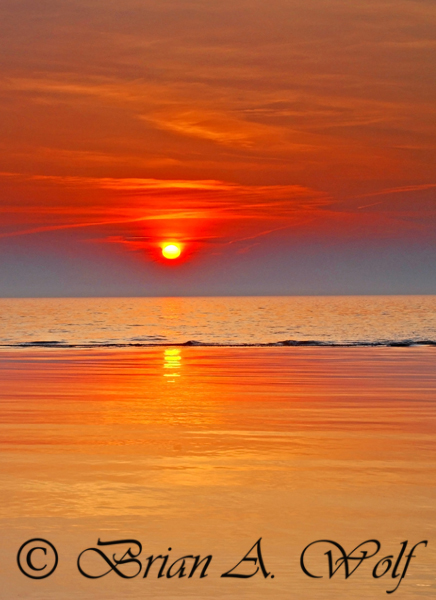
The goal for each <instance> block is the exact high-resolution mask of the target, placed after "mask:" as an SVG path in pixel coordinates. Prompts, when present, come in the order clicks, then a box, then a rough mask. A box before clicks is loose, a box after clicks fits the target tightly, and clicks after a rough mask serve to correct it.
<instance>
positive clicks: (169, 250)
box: [162, 244, 182, 260]
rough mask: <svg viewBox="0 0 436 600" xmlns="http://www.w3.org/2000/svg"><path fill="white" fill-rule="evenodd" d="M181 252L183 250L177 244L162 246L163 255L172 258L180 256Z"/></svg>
mask: <svg viewBox="0 0 436 600" xmlns="http://www.w3.org/2000/svg"><path fill="white" fill-rule="evenodd" d="M181 252H182V250H181V248H180V246H178V245H177V244H167V245H166V246H164V247H163V248H162V254H163V256H164V257H165V258H168V259H170V260H172V259H174V258H179V256H180V253H181Z"/></svg>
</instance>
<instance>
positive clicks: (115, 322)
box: [0, 296, 436, 347]
mask: <svg viewBox="0 0 436 600" xmlns="http://www.w3.org/2000/svg"><path fill="white" fill-rule="evenodd" d="M182 344H188V345H189V344H202V345H223V346H229V345H254V346H256V345H299V344H304V345H332V346H334V345H351V346H352V345H368V346H372V345H381V346H390V345H391V346H392V345H406V346H408V345H415V344H422V345H436V296H338V297H316V296H315V297H239V298H238V297H231V298H222V297H220V298H74V299H66V298H65V299H62V298H61V299H57V298H56V299H54V298H51V299H1V300H0V346H9V347H10V346H12V347H13V346H59V347H71V346H72V347H77V346H79V347H80V346H96V347H101V346H131V345H132V346H153V345H182Z"/></svg>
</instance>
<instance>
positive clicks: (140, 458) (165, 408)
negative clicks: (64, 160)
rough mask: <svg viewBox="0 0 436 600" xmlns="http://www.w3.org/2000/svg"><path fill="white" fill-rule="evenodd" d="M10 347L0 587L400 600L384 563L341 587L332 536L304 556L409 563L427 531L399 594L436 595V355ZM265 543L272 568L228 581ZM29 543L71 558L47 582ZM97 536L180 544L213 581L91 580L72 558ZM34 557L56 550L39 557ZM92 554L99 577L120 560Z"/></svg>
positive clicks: (3, 424) (22, 594)
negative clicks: (374, 543)
mask: <svg viewBox="0 0 436 600" xmlns="http://www.w3.org/2000/svg"><path fill="white" fill-rule="evenodd" d="M0 356H1V360H0V465H1V466H0V483H1V488H2V502H1V505H0V527H1V531H2V538H1V540H0V564H1V567H2V585H1V586H0V588H1V589H0V598H2V599H3V598H4V600H10V599H11V598H28V599H30V598H32V599H33V600H76V599H77V600H119V599H120V598H123V599H124V598H128V599H130V600H142V599H143V598H162V599H166V600H168V599H171V600H178V599H180V600H187V599H190V600H197V599H198V600H218V599H223V598H225V599H226V600H265V599H266V600H289V599H290V598H295V599H297V600H305V599H309V598H310V600H348V599H349V598H353V600H354V599H356V600H369V599H373V598H374V599H376V598H380V599H381V598H389V597H391V596H387V595H386V591H389V590H392V589H393V588H394V587H395V585H396V584H397V583H398V580H393V579H392V578H391V577H390V574H388V575H387V576H385V577H382V578H380V579H374V578H373V577H372V569H373V567H374V565H375V563H376V560H374V559H371V560H369V561H368V562H365V563H364V564H363V565H362V566H361V567H359V569H358V570H357V572H356V573H355V574H353V575H352V576H351V577H350V578H349V579H345V576H344V570H343V568H342V569H340V570H339V571H338V573H337V574H336V575H335V576H334V577H333V578H332V579H331V580H329V579H328V575H327V562H326V556H325V555H324V552H326V551H327V550H328V549H329V548H328V547H325V546H324V547H322V548H318V551H317V552H313V554H312V555H311V556H310V562H309V564H310V565H311V566H312V567H313V569H316V571H317V572H318V573H319V574H323V575H324V577H323V579H316V580H313V579H310V578H308V577H307V576H306V575H304V573H303V572H302V570H301V568H300V564H299V557H300V554H301V552H302V551H303V549H304V548H305V547H306V546H307V545H308V544H309V543H311V542H313V541H315V540H319V539H330V540H334V541H336V542H338V543H339V544H341V545H342V546H343V547H344V548H345V549H347V551H348V552H350V551H351V550H352V549H353V548H355V547H356V546H357V545H358V544H360V543H362V542H364V541H365V540H368V539H371V538H375V539H377V540H379V541H380V543H381V545H382V549H381V551H380V553H379V555H378V557H377V558H378V559H379V558H381V557H384V556H387V555H393V556H398V553H399V549H400V544H401V543H402V542H403V541H404V540H409V548H410V547H412V546H413V545H415V544H417V543H418V542H420V541H422V540H428V542H429V544H428V547H427V548H423V547H422V546H421V547H420V548H418V549H417V551H416V552H415V553H414V554H415V558H414V559H413V560H412V563H411V566H410V569H409V571H408V573H407V576H406V578H405V579H404V581H402V582H401V585H400V587H399V590H398V591H397V592H395V594H393V596H392V597H393V598H400V599H405V600H416V599H418V598H423V599H426V600H431V599H433V598H435V592H436V579H435V565H436V550H435V549H436V529H435V523H436V502H435V498H436V490H435V481H436V458H435V457H436V435H435V431H436V403H435V401H434V399H435V392H436V371H435V369H434V361H435V357H436V348H413V349H412V348H401V349H400V348H334V349H331V348H327V349H326V348H280V347H269V348H228V347H227V348H223V347H209V348H208V347H186V346H184V347H176V348H174V347H173V348H169V347H153V348H122V349H118V348H100V349H93V350H90V349H65V350H62V349H52V348H31V349H27V350H26V349H20V350H19V351H17V350H15V349H12V350H10V349H9V350H7V349H3V350H2V351H1V352H0ZM260 537H262V548H263V556H264V560H265V564H266V567H267V569H268V570H270V571H271V572H272V573H273V574H274V576H275V578H274V579H273V580H272V579H270V578H268V579H263V577H262V576H260V577H259V576H257V575H256V577H254V578H253V579H250V580H231V579H222V578H221V577H220V575H221V574H222V573H223V572H225V571H227V570H228V569H230V568H231V567H233V566H234V565H236V563H237V562H238V561H239V560H241V558H242V557H243V556H244V555H245V553H246V552H248V550H249V548H251V546H252V545H253V544H254V543H255V541H256V540H258V539H259V538H260ZM32 538H44V539H46V540H49V541H50V542H51V543H52V544H54V545H55V547H56V548H57V550H58V553H59V566H58V569H57V570H56V572H55V573H54V574H53V575H52V576H50V577H48V578H47V579H44V580H41V581H34V580H32V579H28V578H26V577H24V576H23V575H22V574H21V573H20V571H19V570H18V568H17V564H16V556H17V551H18V549H19V548H20V546H21V545H22V544H23V543H24V542H25V541H26V540H30V539H32ZM98 539H101V540H103V541H110V540H123V539H124V540H125V539H135V540H139V541H140V542H141V543H142V544H143V552H142V554H141V560H145V559H146V557H148V556H150V555H151V554H153V555H164V554H166V553H167V552H168V553H170V554H171V556H172V557H173V558H172V560H175V559H176V558H178V557H180V556H184V555H191V554H195V555H197V554H200V555H201V556H205V555H207V554H210V555H213V561H212V564H211V568H210V571H209V575H208V577H207V578H205V579H204V580H200V579H199V578H198V577H194V578H192V579H189V578H187V577H186V578H184V579H178V578H174V579H167V578H162V579H159V578H158V577H157V575H156V569H154V570H153V571H152V574H151V575H150V576H148V577H147V578H146V579H144V578H143V577H142V575H140V576H139V577H137V578H135V579H132V580H125V579H122V578H121V577H119V576H117V575H116V574H115V573H109V574H108V575H107V576H105V577H103V578H102V579H98V580H89V579H85V578H84V577H82V576H80V574H79V572H78V570H77V567H76V563H77V557H78V556H79V554H80V553H81V552H82V551H83V550H84V549H85V548H89V547H95V545H96V543H97V540H98ZM168 548H172V550H171V552H169V551H168ZM114 551H115V550H114ZM116 551H117V553H118V554H119V553H120V552H121V550H120V549H119V547H117V549H116ZM34 558H35V560H42V559H43V558H44V561H45V557H44V556H43V555H42V554H41V551H39V554H38V551H37V552H36V553H35V555H34ZM335 558H336V555H335ZM97 559H98V557H96V563H95V565H94V566H93V567H92V568H93V569H94V572H96V573H102V572H104V571H107V565H106V564H105V563H102V561H101V560H100V561H98V560H97ZM404 563H405V560H404V559H403V561H402V565H404ZM42 564H45V562H43V563H42ZM246 566H248V567H250V565H246ZM90 568H91V567H90ZM123 568H125V569H127V567H123Z"/></svg>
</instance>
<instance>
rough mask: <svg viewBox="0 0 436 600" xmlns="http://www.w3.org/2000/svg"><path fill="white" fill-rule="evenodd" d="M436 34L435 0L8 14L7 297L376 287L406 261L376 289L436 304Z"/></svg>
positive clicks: (0, 103)
mask: <svg viewBox="0 0 436 600" xmlns="http://www.w3.org/2000/svg"><path fill="white" fill-rule="evenodd" d="M435 25H436V6H435V4H434V2H433V1H429V0H407V1H404V0H395V1H390V0H388V1H386V2H380V1H379V0H378V1H371V0H365V2H363V1H360V0H358V1H356V2H353V3H350V2H345V1H339V0H328V1H324V0H309V1H306V2H302V0H298V1H296V0H270V1H269V2H264V1H263V0H262V1H261V0H250V1H248V0H233V1H232V2H229V1H228V0H223V1H221V2H219V3H212V2H209V1H206V0H177V1H176V0H172V1H171V0H160V1H159V2H158V1H157V0H153V1H151V0H124V1H123V2H120V1H119V0H118V1H115V0H105V1H104V2H103V0H92V1H91V0H87V1H86V2H85V1H82V0H67V1H63V2H59V1H57V0H56V1H55V0H45V1H44V2H35V1H34V0H3V1H2V3H1V6H0V40H1V42H0V44H1V46H2V51H1V53H0V63H1V90H0V127H1V137H0V165H1V166H0V187H1V190H2V193H1V195H0V258H1V267H0V295H14V294H15V295H21V294H22V295H33V294H34V295H45V293H47V294H49V295H51V294H55V295H63V293H65V294H66V295H70V294H72V295H74V294H75V293H77V294H79V295H82V294H89V295H94V294H96V295H99V294H100V293H102V294H106V293H110V294H115V295H118V294H119V295H123V294H126V295H128V294H129V293H134V294H136V293H148V294H155V293H156V294H160V293H163V294H165V293H167V292H168V293H175V294H183V293H191V294H192V293H196V292H198V293H208V291H210V292H211V293H212V292H213V293H258V292H259V293H260V292H262V293H269V291H270V292H271V293H306V292H308V291H309V292H311V293H312V292H313V293H323V291H325V292H326V293H332V292H335V290H336V291H337V292H338V293H361V292H362V290H361V289H360V288H359V281H360V282H362V281H364V280H366V279H367V278H368V277H369V274H370V273H371V270H372V266H371V265H373V264H377V265H378V267H377V268H380V269H381V271H380V282H383V268H384V269H385V271H386V273H392V264H393V262H392V261H394V263H395V256H397V257H398V256H399V254H398V253H400V254H401V252H403V251H404V249H407V252H406V254H405V256H404V257H402V258H401V260H402V261H403V264H404V268H401V267H399V266H397V267H396V269H397V270H396V271H395V273H396V274H395V276H394V278H393V280H392V281H391V284H392V285H391V287H390V288H389V286H388V288H386V289H384V288H383V286H381V287H380V285H381V284H380V285H379V284H374V285H373V289H372V288H371V285H370V284H368V286H367V289H366V288H365V286H363V288H364V289H363V288H362V289H363V291H365V290H366V292H367V293H370V292H371V291H373V292H386V293H388V292H392V293H394V292H395V293H399V292H401V291H405V292H408V293H410V292H413V291H416V292H417V293H419V292H428V291H430V292H431V291H433V292H436V287H435V285H436V284H431V285H433V287H431V285H430V288H428V287H426V286H427V285H428V282H429V281H433V280H436V277H434V276H435V275H436V273H435V270H434V267H433V266H432V265H433V264H434V263H435V262H436V261H435V260H434V259H435V258H436V256H435V253H434V242H435V233H436V201H435V194H436V176H435V167H434V164H435V148H436V137H435V130H436V119H435V116H436V107H435V102H434V98H435V97H436V79H435V77H434V65H435V61H436V56H435V52H436V42H435V40H434V30H435ZM165 239H171V240H173V241H177V240H179V241H180V242H182V243H183V244H184V248H185V249H186V254H185V258H187V259H188V260H187V261H186V262H185V263H184V264H183V265H180V266H181V272H179V273H178V274H177V273H176V272H175V270H174V269H171V270H170V271H168V270H166V269H165V268H164V266H163V265H157V264H156V262H155V261H156V248H157V247H158V245H159V244H160V243H161V242H162V240H165ZM326 252H327V253H329V252H330V259H329V260H328V261H327V263H328V264H327V263H325V265H324V267H323V266H322V265H323V264H324V263H323V260H324V261H325V260H327V259H326V258H325V257H326ZM353 253H354V254H353ZM317 256H318V261H317ZM353 256H355V257H359V258H352V257H353ZM241 257H242V258H241ZM250 257H251V258H250ZM341 257H342V258H341ZM350 257H351V258H350ZM362 257H363V258H362ZM341 260H342V261H345V262H343V263H341ZM356 260H357V262H356ZM259 261H261V263H262V265H263V267H262V268H263V269H264V271H265V272H266V273H270V272H271V270H275V272H276V273H277V277H276V279H274V278H272V279H270V280H269V283H268V284H266V287H265V289H264V288H262V287H259V286H258V281H257V278H256V265H259V264H260V263H259ZM347 261H348V262H347ZM353 261H354V262H353ZM362 261H363V262H362ZM374 261H375V262H374ZM380 261H381V263H382V266H381V267H380ZM383 261H384V262H383ZM55 263H56V264H55ZM230 263H231V264H232V268H233V269H234V273H233V275H232V277H233V278H232V277H229V276H228V268H227V267H228V265H229V264H230ZM291 263H292V264H291ZM329 264H330V266H331V265H334V268H333V270H331V269H330V272H329V278H328V281H329V282H330V284H329V285H330V287H329V285H327V287H326V286H325V285H324V287H323V285H320V286H318V287H317V285H318V284H317V283H316V282H319V271H322V272H326V269H327V271H328V270H329V268H330V267H329V266H328V265H329ZM110 265H113V266H114V269H115V270H116V268H118V269H119V272H122V273H123V278H122V279H123V281H122V282H121V281H120V284H119V287H118V288H117V286H116V285H115V284H114V282H113V274H111V273H107V270H108V269H109V267H110ZM116 265H118V267H116V268H115V266H116ZM341 265H342V267H341ZM382 267H383V268H382ZM359 269H361V270H360V271H359ZM211 270H213V271H214V273H215V279H214V285H211V281H210V280H209V279H208V273H210V271H211ZM261 270H262V269H261ZM59 272H62V273H64V274H66V273H68V274H69V275H68V277H67V275H65V277H66V279H65V281H64V280H62V277H60V278H59ZM338 272H340V273H341V277H342V279H341V277H340V278H339V280H338V286H337V287H336V288H335V286H334V285H333V286H332V285H331V281H332V279H333V280H334V278H335V276H337V275H338ZM344 272H347V273H348V272H350V273H353V276H352V277H351V279H350V278H349V279H347V276H345V278H344V276H343V273H344ZM93 273H94V275H93ZM117 273H118V272H117ZM181 273H182V275H183V276H181ZM238 273H239V275H238ZM247 273H248V274H247ZM249 273H251V275H250V274H249ZM335 273H336V275H335ZM50 274H51V275H50ZM118 274H119V273H118ZM241 274H246V278H247V280H246V283H245V284H244V285H245V287H244V289H242V288H240V287H238V281H240V275H241ZM303 274H304V277H303ZM20 275H21V276H20ZM44 277H45V278H46V279H47V281H49V282H52V281H53V279H55V278H56V277H58V284H57V285H54V284H52V283H47V282H46V283H44ZM284 278H289V280H290V281H291V280H292V281H294V282H295V285H293V286H292V285H290V286H289V288H286V287H283V286H282V287H280V286H281V285H282V284H281V282H283V280H284ZM385 279H386V278H385ZM24 280H25V281H24ZM67 280H68V281H67ZM157 281H158V282H159V283H158V284H157V283H156V282H157ZM155 283H156V286H155V285H154V284H155ZM325 283H327V279H326V282H325ZM279 284H280V285H279ZM108 286H109V287H108ZM141 286H145V287H141ZM268 286H270V287H268Z"/></svg>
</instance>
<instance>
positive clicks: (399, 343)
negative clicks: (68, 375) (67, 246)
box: [0, 340, 436, 348]
mask: <svg viewBox="0 0 436 600" xmlns="http://www.w3.org/2000/svg"><path fill="white" fill-rule="evenodd" d="M184 346H200V347H204V348H210V347H215V348H216V347H218V348H274V347H286V346H288V347H323V348H374V347H382V348H383V347H384V348H388V347H391V348H410V347H415V346H436V340H374V341H366V340H362V341H337V342H335V341H333V342H332V341H320V340H282V341H278V342H259V343H254V342H253V343H252V342H228V343H215V342H200V341H196V340H188V341H186V342H168V341H166V342H160V341H157V340H155V341H151V340H150V341H147V342H146V341H143V342H139V341H135V342H131V341H129V342H84V343H80V344H71V343H68V342H65V341H57V340H37V341H29V342H16V343H12V344H0V348H155V347H164V348H166V347H173V348H174V347H184Z"/></svg>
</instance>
